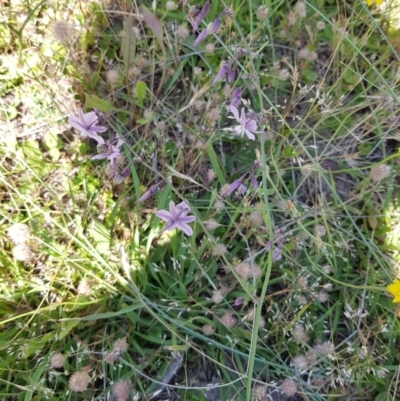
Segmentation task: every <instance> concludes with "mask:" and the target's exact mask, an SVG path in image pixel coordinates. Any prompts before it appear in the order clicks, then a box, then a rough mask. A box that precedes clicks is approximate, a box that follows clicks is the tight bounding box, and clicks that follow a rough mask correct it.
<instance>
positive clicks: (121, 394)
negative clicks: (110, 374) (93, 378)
mask: <svg viewBox="0 0 400 401" xmlns="http://www.w3.org/2000/svg"><path fill="white" fill-rule="evenodd" d="M130 389H131V385H130V383H129V381H128V380H118V381H117V382H116V383H115V385H114V388H113V389H112V394H113V396H114V397H115V399H116V401H127V400H128V398H129V391H130Z"/></svg>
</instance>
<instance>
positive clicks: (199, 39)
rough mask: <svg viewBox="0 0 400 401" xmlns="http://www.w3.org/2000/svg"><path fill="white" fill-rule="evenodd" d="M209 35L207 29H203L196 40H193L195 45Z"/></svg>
mask: <svg viewBox="0 0 400 401" xmlns="http://www.w3.org/2000/svg"><path fill="white" fill-rule="evenodd" d="M206 37H207V29H203V30H202V31H201V32H200V34H199V36H198V37H197V38H196V40H195V41H194V42H193V46H197V45H198V44H200V43H201V42H202V41H203V40H204V39H205V38H206Z"/></svg>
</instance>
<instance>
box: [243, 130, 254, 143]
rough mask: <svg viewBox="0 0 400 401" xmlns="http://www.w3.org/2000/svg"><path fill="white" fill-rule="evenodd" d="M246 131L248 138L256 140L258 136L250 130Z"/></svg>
mask: <svg viewBox="0 0 400 401" xmlns="http://www.w3.org/2000/svg"><path fill="white" fill-rule="evenodd" d="M244 133H245V135H246V136H247V138H248V139H250V141H254V140H255V139H256V136H255V135H254V134H253V133H251V132H250V131H249V130H245V131H244Z"/></svg>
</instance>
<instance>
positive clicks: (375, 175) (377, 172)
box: [369, 164, 390, 182]
mask: <svg viewBox="0 0 400 401" xmlns="http://www.w3.org/2000/svg"><path fill="white" fill-rule="evenodd" d="M389 175H390V167H389V166H388V165H387V164H380V165H379V166H374V167H372V168H371V170H370V172H369V178H371V180H372V181H374V182H378V181H382V180H384V179H385V178H387V177H389Z"/></svg>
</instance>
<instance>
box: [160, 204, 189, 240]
mask: <svg viewBox="0 0 400 401" xmlns="http://www.w3.org/2000/svg"><path fill="white" fill-rule="evenodd" d="M189 212H190V208H189V206H188V204H187V203H186V202H181V203H179V204H178V205H175V203H174V202H172V201H170V202H169V211H168V210H159V211H157V212H156V216H157V217H159V218H160V219H161V220H164V221H165V222H166V223H167V224H166V225H165V226H164V228H163V229H162V230H161V231H160V232H164V231H167V230H173V229H174V228H178V229H179V230H182V231H183V232H184V233H185V234H186V235H189V236H190V235H192V234H193V230H192V228H191V227H190V226H189V225H188V223H191V222H192V221H194V220H196V217H195V216H186V214H187V213H189Z"/></svg>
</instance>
